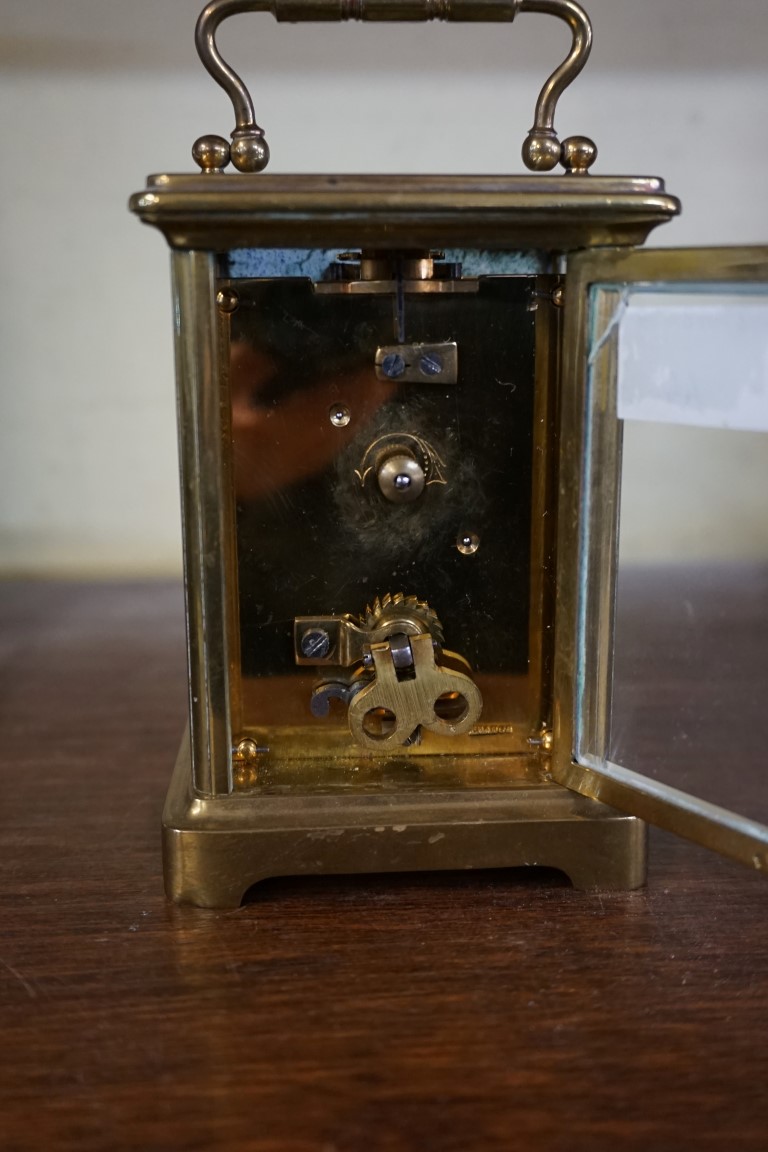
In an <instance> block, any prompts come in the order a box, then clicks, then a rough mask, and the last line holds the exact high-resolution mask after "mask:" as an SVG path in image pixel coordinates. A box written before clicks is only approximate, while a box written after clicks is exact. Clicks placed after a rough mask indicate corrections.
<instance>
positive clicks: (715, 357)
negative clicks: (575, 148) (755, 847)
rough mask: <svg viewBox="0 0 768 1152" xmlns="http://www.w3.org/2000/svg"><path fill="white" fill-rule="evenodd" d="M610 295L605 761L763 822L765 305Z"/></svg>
mask: <svg viewBox="0 0 768 1152" xmlns="http://www.w3.org/2000/svg"><path fill="white" fill-rule="evenodd" d="M610 291H611V293H613V294H615V293H616V291H617V289H616V285H612V286H611V288H610ZM614 299H615V301H616V303H617V309H616V312H615V314H614V319H613V324H614V329H615V339H616V344H615V347H614V364H615V372H616V393H615V409H614V410H613V412H612V415H611V416H610V417H609V419H611V420H615V421H618V432H619V435H618V438H617V442H618V444H619V445H620V450H621V457H620V458H621V469H620V499H619V503H618V571H617V577H616V601H615V630H614V635H613V686H612V697H611V700H610V709H609V717H610V722H609V727H608V737H607V742H606V746H605V753H606V755H605V759H606V760H607V761H609V762H612V763H614V764H616V765H619V766H620V767H622V768H626V769H630V770H632V771H636V772H641V773H643V774H644V775H646V776H649V777H651V778H652V779H654V780H657V781H660V782H662V783H664V784H667V785H671V786H672V787H674V788H677V789H680V790H682V791H684V792H687V793H690V794H693V795H694V796H696V797H699V798H701V799H703V800H705V801H708V802H711V803H714V804H717V805H720V806H722V807H725V808H728V809H735V810H737V811H739V812H741V813H743V814H745V815H746V816H748V817H750V818H752V819H757V820H762V821H765V820H768V778H766V777H767V775H768V295H766V292H765V287H764V286H761V285H754V286H750V285H744V284H738V285H731V286H728V285H723V284H710V285H704V286H701V287H700V288H698V289H697V288H696V286H693V285H690V284H668V285H658V284H656V285H654V286H653V289H652V290H650V289H648V288H644V287H640V286H637V287H636V286H628V285H625V286H624V288H623V289H622V290H621V292H620V294H619V295H618V296H616V295H614ZM595 363H596V361H595ZM600 370H601V369H600V368H599V367H596V372H597V373H598V374H599V372H600ZM602 370H603V371H606V366H605V365H603V368H602ZM592 387H593V388H599V387H600V385H599V383H598V380H597V378H595V379H594V380H593V381H592ZM594 511H595V510H594V509H593V513H594ZM594 572H595V569H594V567H593V578H594ZM585 750H586V751H590V749H588V748H587V749H585Z"/></svg>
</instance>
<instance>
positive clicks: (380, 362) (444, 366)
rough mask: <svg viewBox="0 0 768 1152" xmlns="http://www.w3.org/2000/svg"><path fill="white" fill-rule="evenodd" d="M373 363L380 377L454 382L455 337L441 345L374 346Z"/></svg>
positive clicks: (456, 357)
mask: <svg viewBox="0 0 768 1152" xmlns="http://www.w3.org/2000/svg"><path fill="white" fill-rule="evenodd" d="M375 363H376V376H377V377H378V379H379V380H399V381H401V382H402V383H408V381H414V380H415V381H418V382H419V383H420V384H423V383H424V381H430V380H431V381H432V382H433V383H435V384H455V383H456V380H457V378H458V371H459V350H458V346H457V344H456V341H455V340H449V341H446V342H445V343H444V344H383V345H382V346H381V347H379V348H377V349H376V361H375Z"/></svg>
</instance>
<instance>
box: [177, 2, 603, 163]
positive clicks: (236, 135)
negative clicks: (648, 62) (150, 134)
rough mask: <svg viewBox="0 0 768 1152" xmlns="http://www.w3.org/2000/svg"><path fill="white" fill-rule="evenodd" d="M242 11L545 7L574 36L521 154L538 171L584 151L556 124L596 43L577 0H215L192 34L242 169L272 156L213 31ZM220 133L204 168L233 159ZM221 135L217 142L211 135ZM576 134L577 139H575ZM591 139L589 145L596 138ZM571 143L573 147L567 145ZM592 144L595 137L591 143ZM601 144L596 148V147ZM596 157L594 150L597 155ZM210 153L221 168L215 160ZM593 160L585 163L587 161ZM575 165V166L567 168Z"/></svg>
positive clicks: (458, 15)
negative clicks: (223, 97) (228, 106)
mask: <svg viewBox="0 0 768 1152" xmlns="http://www.w3.org/2000/svg"><path fill="white" fill-rule="evenodd" d="M242 12H271V13H272V15H273V16H274V17H275V19H276V20H278V21H282V20H288V21H304V20H310V21H312V20H366V21H368V20H386V21H393V20H401V21H421V20H449V21H459V22H476V23H486V22H505V23H511V22H512V20H514V19H515V17H516V16H517V14H518V12H543V13H547V14H549V15H551V16H556V17H557V18H558V19H559V20H563V21H565V23H566V24H568V26H569V28H570V29H571V34H572V37H573V41H572V45H571V50H570V52H569V53H568V56H567V57H566V59H565V60H564V61H563V63H562V64H560V65H559V67H558V68H556V69H555V71H554V72H553V73H552V75H551V76H550V77H549V79H548V80H547V82H546V84H545V85H544V87H543V88H542V90H541V93H540V95H539V98H538V100H537V102H536V116H535V120H534V125H533V128H532V129H531V131H530V133H529V134H528V137H527V139H526V141H525V144H524V145H523V160H524V161H525V165H526V167H527V168H530V169H533V170H534V171H549V170H550V169H552V168H555V167H556V165H557V164H558V163H562V164H563V165H564V166H566V167H567V166H568V163H569V161H572V160H573V155H574V153H578V155H579V156H581V157H582V163H584V161H583V156H584V153H585V148H584V141H585V140H586V138H585V137H572V138H570V139H569V140H567V141H565V142H564V144H563V145H562V146H561V144H560V141H559V140H558V137H557V134H556V133H555V129H554V122H555V110H556V108H557V102H558V100H559V99H560V97H561V96H562V94H563V92H564V91H565V89H566V88H567V87H568V86H569V84H571V82H572V81H573V80H575V79H576V77H577V76H578V75H579V73H580V72H581V70H582V68H583V67H584V65H585V64H586V62H587V60H588V59H589V54H590V52H591V50H592V26H591V24H590V21H589V17H588V16H587V14H586V12H585V11H584V9H583V8H582V7H581V6H580V5H579V4H577V3H575V0H387V2H386V3H381V0H315V2H313V3H308V2H307V0H212V3H210V4H208V5H207V6H206V7H205V8H204V9H203V11H202V13H201V14H200V19H199V20H198V22H197V29H196V33H195V41H196V44H197V51H198V54H199V56H200V59H201V60H202V62H203V64H204V65H205V67H206V69H207V70H208V72H209V73H210V75H211V76H212V77H213V79H214V80H215V81H216V83H217V84H219V85H220V86H221V87H222V88H223V89H224V91H225V92H226V93H227V95H228V96H229V98H230V100H231V101H232V105H233V107H234V111H235V130H234V132H233V133H232V148H231V159H232V163H233V164H234V166H235V168H237V169H238V170H239V171H240V172H260V171H262V169H264V168H265V167H266V166H267V164H268V162H269V147H268V145H267V142H266V140H265V138H264V130H263V129H262V128H260V127H259V125H258V124H257V123H256V118H255V115H254V111H253V102H252V100H251V96H250V93H249V92H248V89H247V88H246V86H245V84H244V83H243V81H242V80H241V79H240V77H239V76H238V75H237V73H236V72H234V71H233V69H232V68H231V67H230V66H229V64H227V63H226V61H225V60H224V59H223V57H222V56H221V53H220V52H219V49H218V46H217V44H216V31H217V29H218V27H219V25H220V24H221V23H222V21H224V20H226V19H227V17H229V16H234V15H237V14H238V13H242ZM221 139H222V138H221V137H208V136H206V137H201V139H200V140H198V141H197V142H196V144H195V145H194V148H193V150H192V151H193V156H194V158H195V160H196V161H197V162H198V163H199V164H200V165H201V167H203V168H204V170H206V171H216V170H218V169H221V168H222V167H224V166H225V165H226V163H227V162H228V158H225V154H224V150H223V149H222V148H221V145H220V143H219V142H220V141H221ZM212 140H215V141H217V143H216V144H212V143H211V141H212ZM574 140H575V141H577V142H578V144H577V145H576V146H574V145H573V141H574ZM586 143H588V144H590V145H592V142H591V141H588V140H586ZM567 145H570V147H569V148H566V146H567ZM592 149H593V150H594V145H592ZM595 152H596V150H595ZM592 159H594V156H593V157H592ZM213 161H215V162H216V168H213ZM587 166H588V165H587ZM569 170H572V169H569Z"/></svg>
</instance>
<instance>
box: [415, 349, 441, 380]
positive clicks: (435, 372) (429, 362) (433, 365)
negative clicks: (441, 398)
mask: <svg viewBox="0 0 768 1152" xmlns="http://www.w3.org/2000/svg"><path fill="white" fill-rule="evenodd" d="M442 370H443V360H442V357H441V356H438V355H437V353H435V352H430V353H427V354H426V355H425V356H422V358H421V359H420V360H419V371H420V372H421V374H422V376H439V375H440V373H441V372H442Z"/></svg>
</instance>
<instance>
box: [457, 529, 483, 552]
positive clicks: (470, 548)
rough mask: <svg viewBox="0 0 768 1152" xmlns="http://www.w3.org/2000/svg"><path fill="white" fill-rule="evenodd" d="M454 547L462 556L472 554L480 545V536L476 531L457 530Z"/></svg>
mask: <svg viewBox="0 0 768 1152" xmlns="http://www.w3.org/2000/svg"><path fill="white" fill-rule="evenodd" d="M456 547H457V548H458V550H459V552H461V554H462V556H474V554H475V552H477V550H478V548H479V547H480V537H479V536H478V534H477V532H459V534H458V536H457V537H456Z"/></svg>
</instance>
